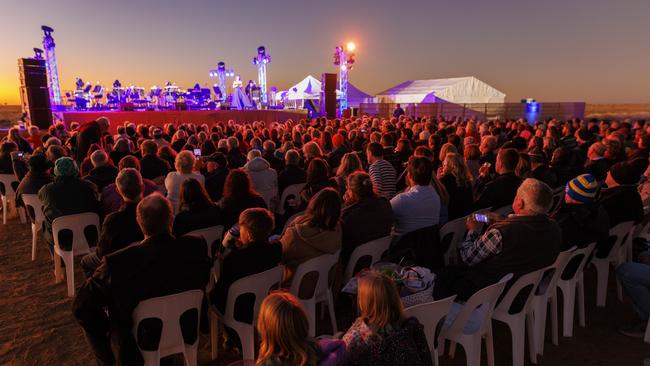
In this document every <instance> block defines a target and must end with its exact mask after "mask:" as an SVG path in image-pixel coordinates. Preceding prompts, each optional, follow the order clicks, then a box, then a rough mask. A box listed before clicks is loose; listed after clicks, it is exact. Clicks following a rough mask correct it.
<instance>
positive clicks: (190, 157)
mask: <svg viewBox="0 0 650 366" xmlns="http://www.w3.org/2000/svg"><path fill="white" fill-rule="evenodd" d="M194 160H195V159H194V154H192V152H190V151H187V150H184V151H181V152H179V153H178V155H176V161H175V163H174V167H175V168H176V170H177V171H178V172H179V173H181V174H190V173H192V169H193V168H194Z"/></svg>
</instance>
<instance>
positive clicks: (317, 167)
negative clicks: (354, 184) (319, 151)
mask: <svg viewBox="0 0 650 366" xmlns="http://www.w3.org/2000/svg"><path fill="white" fill-rule="evenodd" d="M316 146H318V145H316ZM327 187H331V188H337V186H336V181H335V180H334V179H332V178H330V166H329V164H328V163H327V161H325V160H324V159H322V158H314V159H312V160H311V161H310V162H309V165H308V166H307V181H306V184H305V187H303V189H302V191H301V192H300V197H301V198H302V200H303V202H309V201H310V200H311V198H312V197H314V196H315V195H316V193H318V192H320V191H321V190H322V189H323V188H327Z"/></svg>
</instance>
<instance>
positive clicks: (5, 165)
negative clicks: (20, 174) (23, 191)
mask: <svg viewBox="0 0 650 366" xmlns="http://www.w3.org/2000/svg"><path fill="white" fill-rule="evenodd" d="M14 151H18V147H17V146H16V144H15V143H14V142H12V141H6V142H3V143H2V145H0V174H14V167H13V163H12V161H11V154H12V153H13V152H14Z"/></svg>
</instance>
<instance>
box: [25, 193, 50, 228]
mask: <svg viewBox="0 0 650 366" xmlns="http://www.w3.org/2000/svg"><path fill="white" fill-rule="evenodd" d="M21 198H22V200H23V203H24V204H25V208H26V209H27V215H28V216H29V218H30V219H31V220H32V222H33V223H36V224H40V223H42V222H43V220H45V216H44V215H43V202H41V200H40V199H39V198H38V195H37V194H23V195H21Z"/></svg>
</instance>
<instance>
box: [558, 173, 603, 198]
mask: <svg viewBox="0 0 650 366" xmlns="http://www.w3.org/2000/svg"><path fill="white" fill-rule="evenodd" d="M597 193H598V182H597V181H596V178H595V177H594V176H593V175H591V174H583V175H579V176H577V177H575V178H573V179H571V180H570V181H569V183H567V185H566V194H568V195H569V197H571V198H573V199H574V200H576V201H578V202H582V203H592V202H593V201H594V200H595V199H596V194H597Z"/></svg>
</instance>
